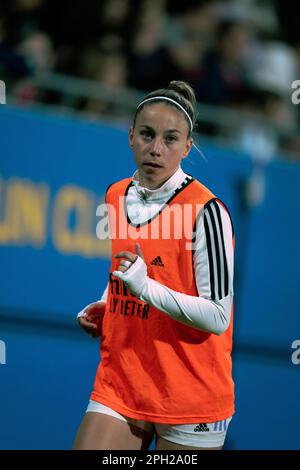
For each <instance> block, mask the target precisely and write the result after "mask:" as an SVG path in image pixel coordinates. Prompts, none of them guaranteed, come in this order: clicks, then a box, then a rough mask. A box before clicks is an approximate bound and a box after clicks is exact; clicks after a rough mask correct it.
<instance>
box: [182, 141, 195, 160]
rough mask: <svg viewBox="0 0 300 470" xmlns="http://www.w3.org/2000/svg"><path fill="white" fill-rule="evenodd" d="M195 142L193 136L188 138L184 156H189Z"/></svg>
mask: <svg viewBox="0 0 300 470" xmlns="http://www.w3.org/2000/svg"><path fill="white" fill-rule="evenodd" d="M193 142H194V141H193V139H192V138H190V139H188V141H187V143H186V146H185V151H184V153H183V158H185V157H187V156H188V154H189V153H190V150H191V148H192V146H193Z"/></svg>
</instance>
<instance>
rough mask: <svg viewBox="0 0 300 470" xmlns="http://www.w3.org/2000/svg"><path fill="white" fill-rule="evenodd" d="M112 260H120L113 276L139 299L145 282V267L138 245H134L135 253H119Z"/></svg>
mask: <svg viewBox="0 0 300 470" xmlns="http://www.w3.org/2000/svg"><path fill="white" fill-rule="evenodd" d="M114 258H120V264H119V266H118V269H117V270H116V271H114V272H113V275H114V276H115V277H118V278H119V279H121V280H122V281H123V282H124V283H125V284H126V286H127V287H128V288H129V290H130V291H131V292H132V293H133V294H134V295H136V296H137V297H139V296H140V295H141V293H142V291H143V288H144V285H145V282H146V281H147V265H146V263H145V257H144V254H143V251H142V249H141V246H140V244H139V243H136V244H135V253H132V252H131V251H119V252H118V253H116V254H115V255H114Z"/></svg>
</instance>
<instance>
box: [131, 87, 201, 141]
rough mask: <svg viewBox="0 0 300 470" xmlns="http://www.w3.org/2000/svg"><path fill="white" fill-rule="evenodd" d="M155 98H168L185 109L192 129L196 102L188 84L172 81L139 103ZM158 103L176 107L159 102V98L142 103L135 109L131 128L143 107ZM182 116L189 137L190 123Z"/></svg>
mask: <svg viewBox="0 0 300 470" xmlns="http://www.w3.org/2000/svg"><path fill="white" fill-rule="evenodd" d="M156 96H163V97H166V98H170V99H172V100H174V101H176V102H177V103H179V104H180V105H181V106H182V107H183V108H184V109H185V111H186V112H187V114H188V115H189V117H190V118H191V121H192V123H193V127H194V125H195V122H196V104H197V102H196V97H195V93H194V90H193V89H192V87H191V86H190V85H189V84H188V83H186V82H181V81H176V80H173V81H172V82H170V83H169V85H168V87H167V88H160V89H158V90H155V91H152V92H151V93H149V94H148V95H146V96H145V98H143V99H142V101H141V103H142V102H143V101H145V100H147V99H149V98H155V97H156ZM159 101H162V102H164V103H166V104H168V105H169V106H174V107H176V105H175V104H173V103H172V102H170V101H164V100H160V99H159V98H158V99H157V100H153V101H149V102H147V103H144V104H142V105H141V106H138V107H137V110H136V112H135V116H134V119H133V127H134V126H135V121H136V118H137V115H138V113H139V112H140V111H141V110H142V109H143V107H144V106H148V105H151V104H153V103H158V102H159ZM176 108H177V109H179V110H180V108H179V107H178V106H177V107H176ZM182 114H183V115H184V117H185V119H186V121H187V122H188V125H189V129H190V130H189V136H190V135H191V133H192V129H191V128H190V127H191V126H190V122H189V120H188V118H187V116H186V115H185V113H183V112H182Z"/></svg>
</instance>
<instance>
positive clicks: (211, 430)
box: [86, 400, 231, 448]
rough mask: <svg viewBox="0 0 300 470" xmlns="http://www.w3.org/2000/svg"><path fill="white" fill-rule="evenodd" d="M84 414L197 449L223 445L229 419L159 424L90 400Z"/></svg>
mask: <svg viewBox="0 0 300 470" xmlns="http://www.w3.org/2000/svg"><path fill="white" fill-rule="evenodd" d="M86 412H87V413H88V412H95V413H103V414H105V415H109V416H113V417H114V418H117V419H119V420H121V421H125V422H127V423H130V424H134V425H135V426H137V427H138V428H141V429H143V430H144V431H146V432H148V433H150V434H156V435H157V436H159V437H162V438H163V439H166V440H167V441H171V442H175V443H176V444H180V445H182V446H189V447H197V448H201V447H203V448H213V447H222V446H223V445H224V441H225V437H226V433H227V428H228V425H229V423H230V421H231V417H230V418H226V419H223V420H222V421H217V422H215V423H195V424H161V423H150V422H148V421H140V420H137V419H133V418H128V417H126V416H124V415H122V414H120V413H117V412H116V411H114V410H112V409H111V408H108V407H107V406H105V405H102V404H101V403H98V402H97V401H94V400H90V402H89V405H88V407H87V410H86Z"/></svg>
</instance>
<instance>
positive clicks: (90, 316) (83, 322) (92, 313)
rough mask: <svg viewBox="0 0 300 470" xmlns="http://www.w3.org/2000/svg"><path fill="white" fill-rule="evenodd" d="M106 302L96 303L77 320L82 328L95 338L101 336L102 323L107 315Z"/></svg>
mask: <svg viewBox="0 0 300 470" xmlns="http://www.w3.org/2000/svg"><path fill="white" fill-rule="evenodd" d="M105 305H106V304H105V302H94V303H93V304H90V305H89V306H88V307H87V308H86V309H85V310H84V314H83V315H82V316H80V317H78V318H77V321H78V323H79V325H80V327H81V328H82V329H83V330H84V331H85V332H86V333H87V334H89V335H91V336H92V337H93V338H98V337H99V336H101V332H102V321H103V316H104V313H105Z"/></svg>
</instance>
